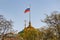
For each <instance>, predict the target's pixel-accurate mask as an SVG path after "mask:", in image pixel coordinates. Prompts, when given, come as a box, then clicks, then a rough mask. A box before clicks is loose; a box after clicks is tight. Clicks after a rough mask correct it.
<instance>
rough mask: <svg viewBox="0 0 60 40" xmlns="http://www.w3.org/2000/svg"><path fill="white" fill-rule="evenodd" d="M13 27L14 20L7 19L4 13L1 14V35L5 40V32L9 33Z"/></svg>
mask: <svg viewBox="0 0 60 40" xmlns="http://www.w3.org/2000/svg"><path fill="white" fill-rule="evenodd" d="M11 29H12V21H11V20H10V21H8V20H6V19H5V18H4V17H3V15H0V35H1V38H2V40H4V34H6V33H8V32H9V31H10V30H11Z"/></svg>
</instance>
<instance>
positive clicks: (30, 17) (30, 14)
mask: <svg viewBox="0 0 60 40" xmlns="http://www.w3.org/2000/svg"><path fill="white" fill-rule="evenodd" d="M29 7H30V12H29V26H31V5H29Z"/></svg>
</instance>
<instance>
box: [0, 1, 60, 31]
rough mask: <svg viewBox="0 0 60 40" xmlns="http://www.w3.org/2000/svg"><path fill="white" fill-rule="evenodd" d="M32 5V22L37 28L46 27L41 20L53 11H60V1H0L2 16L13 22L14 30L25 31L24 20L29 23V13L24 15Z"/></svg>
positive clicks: (0, 13)
mask: <svg viewBox="0 0 60 40" xmlns="http://www.w3.org/2000/svg"><path fill="white" fill-rule="evenodd" d="M29 4H31V22H32V26H33V27H35V28H40V27H42V26H45V23H42V22H41V21H40V19H44V18H45V15H44V14H48V15H50V14H51V12H53V11H60V0H0V15H4V17H5V18H6V19H8V20H10V19H11V20H12V21H13V28H14V30H18V31H21V30H22V29H24V20H25V19H26V21H27V26H28V22H29V13H27V14H24V10H25V9H26V8H27V7H29Z"/></svg>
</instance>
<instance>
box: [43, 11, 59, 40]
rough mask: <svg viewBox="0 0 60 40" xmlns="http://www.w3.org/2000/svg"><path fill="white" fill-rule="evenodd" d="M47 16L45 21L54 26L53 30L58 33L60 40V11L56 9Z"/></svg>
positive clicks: (51, 26)
mask: <svg viewBox="0 0 60 40" xmlns="http://www.w3.org/2000/svg"><path fill="white" fill-rule="evenodd" d="M46 16H47V17H46V18H45V20H44V21H43V22H45V23H47V24H48V26H49V27H50V28H53V32H54V33H56V35H57V38H58V40H60V13H59V12H58V11H54V12H53V13H52V14H51V15H50V16H48V15H46Z"/></svg>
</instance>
